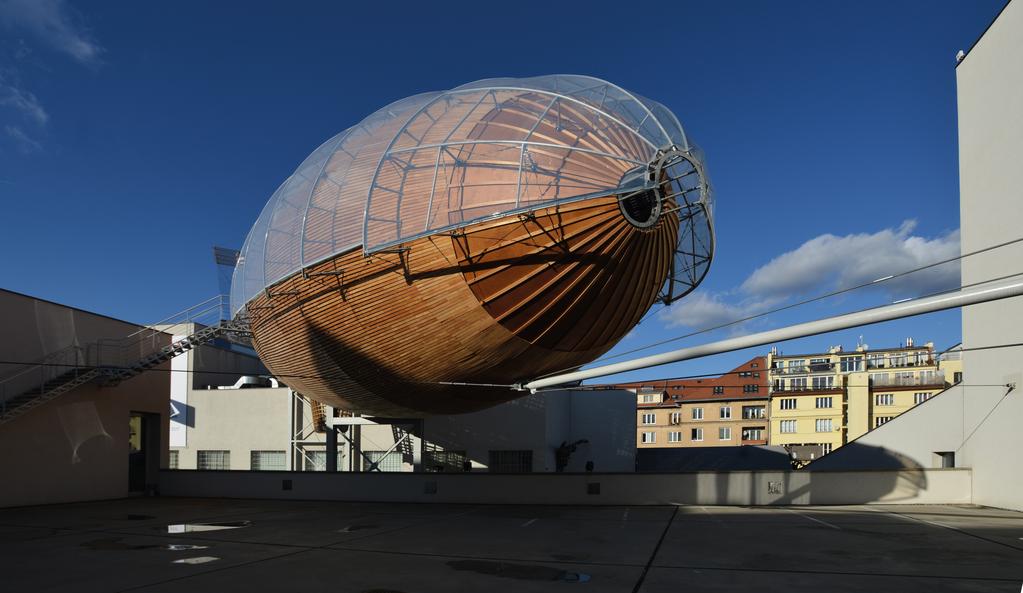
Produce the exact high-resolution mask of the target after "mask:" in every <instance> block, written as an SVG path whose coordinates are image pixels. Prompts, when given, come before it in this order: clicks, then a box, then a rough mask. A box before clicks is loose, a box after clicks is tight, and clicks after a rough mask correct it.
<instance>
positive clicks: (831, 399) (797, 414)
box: [767, 339, 962, 461]
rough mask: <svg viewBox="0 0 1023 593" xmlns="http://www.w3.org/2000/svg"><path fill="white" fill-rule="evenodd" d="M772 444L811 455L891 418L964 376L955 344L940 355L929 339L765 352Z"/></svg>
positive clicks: (827, 450) (803, 457)
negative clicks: (893, 345) (817, 350)
mask: <svg viewBox="0 0 1023 593" xmlns="http://www.w3.org/2000/svg"><path fill="white" fill-rule="evenodd" d="M767 360H768V369H769V381H770V394H771V404H770V418H771V439H770V444H772V445H783V446H786V447H788V448H790V451H791V452H792V454H793V456H794V458H796V459H798V460H801V461H812V460H814V459H816V458H819V457H820V456H822V455H826V454H828V453H830V452H831V451H833V450H835V449H837V448H838V447H841V446H842V445H844V444H846V443H848V442H849V441H852V440H854V439H857V438H859V437H860V436H862V435H863V434H865V433H867V432H869V431H871V430H873V429H875V428H878V427H880V426H882V425H884V424H885V423H887V422H890V421H891V420H892V419H894V418H896V417H897V416H899V415H900V414H902V413H904V412H906V411H907V410H910V409H912V408H913V407H915V406H917V405H920V404H921V403H923V402H925V401H927V400H928V399H930V398H931V397H933V396H934V395H936V394H937V393H940V392H941V391H943V390H945V389H946V388H947V387H949V386H950V385H951V384H953V382H958V381H959V380H961V378H962V362H961V360H960V357H959V356H958V352H957V351H955V350H952V351H949V352H947V353H943V354H941V355H938V354H936V353H935V352H934V345H933V344H932V343H930V342H928V343H926V344H924V345H923V346H914V344H913V340H912V339H907V340H906V344H905V345H903V346H900V347H898V348H887V349H880V350H871V349H870V348H869V347H868V346H866V345H861V346H858V347H857V348H856V349H855V350H853V351H845V350H844V349H843V348H842V347H841V346H836V347H833V348H830V349H829V350H828V351H827V352H823V353H816V354H798V355H783V354H779V353H778V352H777V351H776V350H772V352H771V353H770V354H768V357H767Z"/></svg>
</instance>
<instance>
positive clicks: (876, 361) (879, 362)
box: [867, 354, 884, 369]
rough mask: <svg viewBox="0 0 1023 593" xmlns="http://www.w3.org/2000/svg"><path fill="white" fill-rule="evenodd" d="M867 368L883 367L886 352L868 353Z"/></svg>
mask: <svg viewBox="0 0 1023 593" xmlns="http://www.w3.org/2000/svg"><path fill="white" fill-rule="evenodd" d="M867 368H868V369H883V368H884V354H868V355H867Z"/></svg>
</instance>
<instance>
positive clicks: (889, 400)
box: [874, 393, 895, 406]
mask: <svg viewBox="0 0 1023 593" xmlns="http://www.w3.org/2000/svg"><path fill="white" fill-rule="evenodd" d="M874 403H876V404H877V405H879V406H894V405H895V394H894V393H878V394H877V395H876V396H875V399H874Z"/></svg>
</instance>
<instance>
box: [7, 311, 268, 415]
mask: <svg viewBox="0 0 1023 593" xmlns="http://www.w3.org/2000/svg"><path fill="white" fill-rule="evenodd" d="M226 298H227V297H225V296H223V295H221V296H217V297H213V298H211V299H208V300H206V301H203V302H202V303H199V304H198V305H195V306H194V307H189V308H188V309H185V310H184V311H181V312H179V313H176V314H175V315H172V316H171V317H168V318H167V319H164V320H162V321H160V322H158V323H155V324H153V325H150V326H147V327H143V328H140V329H139V330H138V331H137V332H134V333H132V334H130V335H128V336H125V337H123V338H119V339H115V340H99V341H96V342H93V343H90V344H87V345H85V346H80V345H77V344H76V345H72V346H69V347H67V348H65V349H63V350H60V351H57V352H54V353H52V354H49V355H47V356H46V357H44V358H42V359H41V360H38V361H36V362H35V363H33V364H31V365H28V366H27V367H26V368H24V369H22V370H20V371H18V372H17V373H14V374H13V375H10V376H8V377H4V378H2V379H0V424H3V423H5V422H9V421H11V420H13V419H15V418H17V417H18V416H21V415H22V414H24V413H25V412H28V411H29V410H31V409H32V408H35V407H37V406H39V405H42V404H44V403H46V402H48V401H50V400H52V399H55V398H57V397H59V396H61V395H63V394H65V393H67V392H69V391H71V390H73V389H75V388H77V387H79V386H81V385H85V384H86V383H92V382H97V383H99V384H100V385H103V386H113V385H116V384H118V383H120V382H122V381H125V380H127V379H130V378H132V377H134V376H136V375H139V374H141V373H143V372H145V371H147V370H149V369H152V368H154V367H156V366H158V365H160V364H162V363H164V362H167V361H168V360H170V359H172V358H174V357H175V356H178V355H180V354H184V353H185V352H188V351H189V350H192V349H193V348H196V347H198V346H202V345H203V344H208V343H210V342H212V341H213V340H215V339H217V338H227V339H230V340H231V341H234V342H238V343H242V344H245V345H251V343H250V341H249V340H250V339H251V335H252V334H251V333H250V332H249V328H248V323H247V321H246V320H245V319H242V318H238V319H233V320H232V319H222V316H223V311H225V310H226V307H225V306H224V303H225V301H226ZM177 331H188V332H189V333H188V334H187V335H185V336H184V337H181V338H179V339H177V340H174V339H173V337H172V336H173V333H174V332H177Z"/></svg>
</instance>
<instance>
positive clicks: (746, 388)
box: [742, 383, 760, 393]
mask: <svg viewBox="0 0 1023 593" xmlns="http://www.w3.org/2000/svg"><path fill="white" fill-rule="evenodd" d="M759 391H760V386H759V385H757V384H755V383H754V384H752V385H750V384H747V385H743V386H742V392H743V393H758V392H759Z"/></svg>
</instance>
